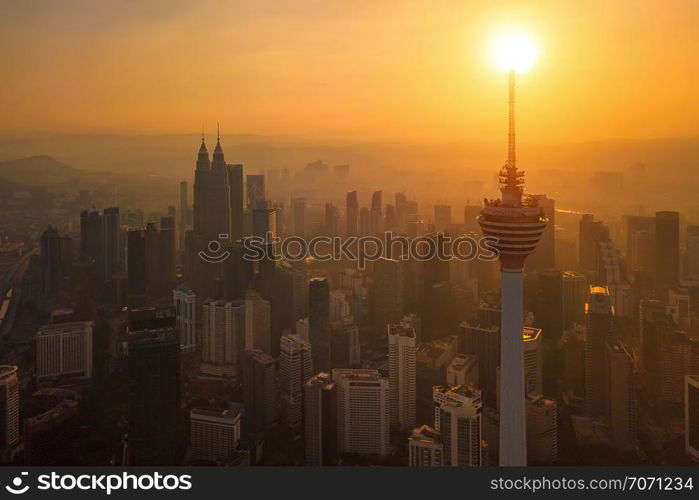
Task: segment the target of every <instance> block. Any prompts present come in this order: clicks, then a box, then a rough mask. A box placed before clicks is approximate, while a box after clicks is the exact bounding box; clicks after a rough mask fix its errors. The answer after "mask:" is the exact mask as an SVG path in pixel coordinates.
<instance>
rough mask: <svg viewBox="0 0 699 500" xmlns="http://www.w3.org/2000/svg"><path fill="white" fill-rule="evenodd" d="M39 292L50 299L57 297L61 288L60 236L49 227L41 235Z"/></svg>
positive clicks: (53, 228)
mask: <svg viewBox="0 0 699 500" xmlns="http://www.w3.org/2000/svg"><path fill="white" fill-rule="evenodd" d="M40 244H41V252H40V259H41V291H42V293H43V294H44V295H45V296H47V297H51V296H54V295H57V294H58V293H59V292H60V291H61V288H62V280H63V265H62V264H63V262H62V258H61V235H60V234H58V230H57V229H56V228H55V227H53V226H49V227H48V228H47V229H46V230H45V231H44V232H43V233H42V234H41V240H40Z"/></svg>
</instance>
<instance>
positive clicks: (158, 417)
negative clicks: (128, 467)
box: [126, 328, 182, 466]
mask: <svg viewBox="0 0 699 500" xmlns="http://www.w3.org/2000/svg"><path fill="white" fill-rule="evenodd" d="M126 347H127V349H126V355H127V359H128V380H129V448H130V450H131V464H132V465H149V466H154V465H176V464H178V463H179V458H180V454H181V443H180V436H181V433H182V431H181V426H182V422H181V414H180V398H181V392H182V391H181V386H180V342H179V339H178V338H177V335H176V334H175V332H174V330H173V329H171V328H163V329H149V330H141V331H130V332H129V334H128V342H127V346H126Z"/></svg>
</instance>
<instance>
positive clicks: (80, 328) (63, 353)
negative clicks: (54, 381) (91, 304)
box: [36, 321, 94, 379]
mask: <svg viewBox="0 0 699 500" xmlns="http://www.w3.org/2000/svg"><path fill="white" fill-rule="evenodd" d="M93 325H94V324H93V323H92V322H91V321H74V322H69V323H57V324H49V325H44V326H42V327H41V328H40V329H39V332H38V333H37V335H36V376H37V378H39V379H42V378H49V377H59V376H75V377H84V378H91V377H92V328H93Z"/></svg>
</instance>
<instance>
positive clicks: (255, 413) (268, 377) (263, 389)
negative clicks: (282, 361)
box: [243, 350, 277, 435]
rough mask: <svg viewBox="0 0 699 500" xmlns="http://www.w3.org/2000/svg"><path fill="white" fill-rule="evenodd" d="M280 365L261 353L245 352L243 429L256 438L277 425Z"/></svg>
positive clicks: (257, 351) (255, 351)
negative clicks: (278, 372) (278, 368)
mask: <svg viewBox="0 0 699 500" xmlns="http://www.w3.org/2000/svg"><path fill="white" fill-rule="evenodd" d="M276 379H277V364H276V362H275V361H274V358H272V356H270V355H269V354H266V353H264V352H262V351H260V350H252V351H245V374H244V380H245V383H244V386H243V393H244V399H245V414H244V416H243V427H244V428H245V429H246V432H248V433H251V434H253V435H256V434H258V433H264V432H265V431H268V430H269V429H271V428H272V427H274V426H275V425H276V423H277V381H276Z"/></svg>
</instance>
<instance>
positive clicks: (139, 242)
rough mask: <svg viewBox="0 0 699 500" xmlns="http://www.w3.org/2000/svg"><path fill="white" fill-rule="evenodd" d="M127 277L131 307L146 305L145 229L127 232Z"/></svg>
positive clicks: (128, 298) (128, 301)
mask: <svg viewBox="0 0 699 500" xmlns="http://www.w3.org/2000/svg"><path fill="white" fill-rule="evenodd" d="M126 264H127V265H126V278H127V280H128V294H127V300H126V303H127V304H128V306H129V307H131V308H134V307H143V306H145V305H146V233H145V231H144V230H143V229H129V230H128V231H127V232H126Z"/></svg>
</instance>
